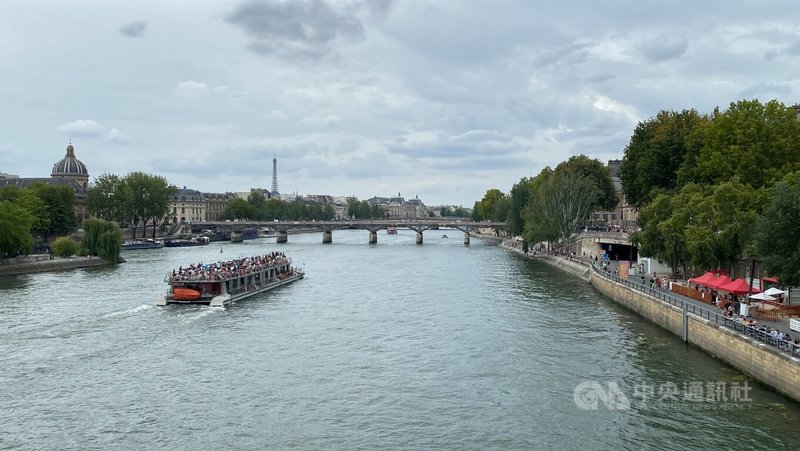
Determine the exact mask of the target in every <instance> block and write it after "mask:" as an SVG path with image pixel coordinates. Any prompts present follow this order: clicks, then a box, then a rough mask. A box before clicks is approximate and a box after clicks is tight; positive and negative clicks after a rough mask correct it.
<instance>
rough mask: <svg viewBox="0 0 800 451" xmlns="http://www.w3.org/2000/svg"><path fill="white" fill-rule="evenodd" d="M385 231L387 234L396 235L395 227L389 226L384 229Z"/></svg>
mask: <svg viewBox="0 0 800 451" xmlns="http://www.w3.org/2000/svg"><path fill="white" fill-rule="evenodd" d="M386 233H387V234H389V235H397V228H395V227H389V228H387V229H386Z"/></svg>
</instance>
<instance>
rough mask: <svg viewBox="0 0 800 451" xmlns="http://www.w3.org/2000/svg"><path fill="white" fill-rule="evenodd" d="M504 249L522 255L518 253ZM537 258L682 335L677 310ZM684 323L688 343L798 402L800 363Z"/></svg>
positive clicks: (571, 266) (706, 324) (710, 325)
mask: <svg viewBox="0 0 800 451" xmlns="http://www.w3.org/2000/svg"><path fill="white" fill-rule="evenodd" d="M504 247H505V248H507V249H509V250H512V251H514V252H517V253H519V254H521V255H524V254H523V253H522V252H521V251H520V250H518V249H513V248H509V247H508V246H505V245H504ZM536 257H537V259H539V260H541V261H545V262H547V263H549V264H551V265H553V266H556V267H558V268H560V269H562V270H564V271H566V272H569V273H571V274H575V275H577V276H579V277H580V278H581V279H583V280H586V281H588V282H589V283H591V284H592V286H594V287H595V288H596V289H597V290H599V291H600V292H601V293H603V294H604V295H606V296H607V297H609V298H610V299H612V300H613V301H614V302H616V303H618V304H620V305H622V306H624V307H626V308H628V309H630V310H632V311H634V312H636V313H638V314H639V315H641V316H643V317H645V318H646V319H648V320H650V321H652V322H653V323H655V324H656V325H658V326H661V327H663V328H664V329H666V330H668V331H670V332H672V333H674V334H675V335H677V336H679V337H680V336H682V335H683V321H684V313H683V311H681V309H679V308H678V307H675V306H673V305H670V304H668V303H666V302H663V301H661V300H659V299H657V298H654V297H652V296H649V295H647V294H645V293H642V292H640V291H637V290H634V289H632V288H629V287H626V286H624V285H621V284H618V283H615V282H614V281H612V280H609V279H606V278H605V277H602V276H600V275H597V274H595V273H594V271H592V270H591V268H589V267H588V266H586V265H584V264H582V263H578V262H575V261H569V260H566V259H565V258H564V257H555V256H544V255H542V256H536ZM579 267H583V271H581V269H580V268H579ZM686 321H687V340H688V342H689V343H691V344H693V345H695V346H697V347H699V348H700V349H703V350H704V351H706V352H708V353H709V354H711V355H713V356H715V357H717V358H719V359H720V360H723V361H725V362H727V363H729V364H730V365H732V366H733V367H735V368H736V369H738V370H739V371H741V372H743V373H745V374H747V375H749V376H751V377H753V378H754V379H756V380H759V381H761V382H763V383H764V384H766V385H769V386H770V387H772V388H774V389H775V390H777V391H778V392H780V393H783V394H784V395H786V396H788V397H790V398H792V399H794V400H795V401H798V402H800V359H798V358H797V357H792V356H790V355H788V354H786V353H784V352H781V351H779V350H777V349H775V348H774V347H772V346H768V345H766V344H764V343H761V342H759V341H757V340H754V339H753V338H750V337H747V336H744V335H742V334H740V333H738V332H736V331H733V330H731V329H728V328H727V327H724V326H721V325H718V324H716V323H714V322H713V321H709V320H706V319H704V318H701V317H700V316H697V315H694V314H692V313H688V314H687V316H686Z"/></svg>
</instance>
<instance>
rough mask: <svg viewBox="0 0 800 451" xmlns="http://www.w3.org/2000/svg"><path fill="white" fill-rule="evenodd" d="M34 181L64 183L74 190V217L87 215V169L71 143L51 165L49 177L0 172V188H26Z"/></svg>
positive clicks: (49, 183) (85, 216)
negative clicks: (65, 152)
mask: <svg viewBox="0 0 800 451" xmlns="http://www.w3.org/2000/svg"><path fill="white" fill-rule="evenodd" d="M35 183H44V184H47V185H64V186H68V187H70V188H72V189H73V191H75V218H76V219H77V220H78V223H81V222H83V220H84V219H87V218H88V217H89V213H88V212H87V211H86V189H87V188H88V187H89V171H88V170H87V169H86V165H85V164H83V163H82V162H81V160H79V159H78V158H77V157H76V156H75V148H74V147H72V143H69V145H68V146H67V154H66V155H65V156H64V158H62V159H61V160H58V161H57V162H56V164H54V165H53V171H52V172H51V173H50V177H49V178H46V177H18V176H14V175H10V174H5V173H2V172H0V189H2V188H3V187H5V186H11V185H13V186H18V187H20V188H27V187H28V186H30V185H33V184H35Z"/></svg>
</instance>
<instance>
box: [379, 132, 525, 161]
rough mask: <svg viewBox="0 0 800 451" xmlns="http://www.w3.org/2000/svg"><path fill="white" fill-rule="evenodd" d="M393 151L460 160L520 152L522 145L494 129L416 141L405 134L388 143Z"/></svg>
mask: <svg viewBox="0 0 800 451" xmlns="http://www.w3.org/2000/svg"><path fill="white" fill-rule="evenodd" d="M387 148H388V150H389V152H390V153H392V154H394V155H402V156H405V157H409V158H427V159H446V160H454V161H455V160H460V159H464V158H469V157H471V156H475V157H478V156H481V155H484V156H485V155H493V156H503V155H507V154H513V153H519V152H521V151H522V148H521V145H520V144H519V143H517V142H514V140H513V139H512V138H511V137H510V136H508V135H504V134H503V133H500V132H496V131H491V130H470V131H467V132H466V133H463V134H461V135H454V136H449V137H446V138H441V137H438V138H437V139H432V140H427V141H424V142H415V141H414V140H407V139H406V138H405V137H401V138H398V139H396V140H395V141H394V142H393V143H391V144H389V145H388V146H387Z"/></svg>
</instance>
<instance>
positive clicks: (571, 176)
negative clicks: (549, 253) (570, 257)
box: [525, 171, 599, 242]
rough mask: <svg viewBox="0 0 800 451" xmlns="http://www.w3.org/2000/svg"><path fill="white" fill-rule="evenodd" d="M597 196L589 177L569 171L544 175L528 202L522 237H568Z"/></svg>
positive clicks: (547, 239)
mask: <svg viewBox="0 0 800 451" xmlns="http://www.w3.org/2000/svg"><path fill="white" fill-rule="evenodd" d="M598 197H599V190H598V188H597V186H596V185H595V184H594V181H593V180H591V179H590V178H587V177H582V176H580V175H578V174H576V173H574V172H569V171H563V172H560V173H558V172H556V173H554V174H553V175H551V176H548V177H546V179H545V180H544V181H543V182H542V184H541V185H540V186H538V188H537V189H536V192H535V194H534V196H533V197H532V199H531V202H530V204H529V211H528V215H527V219H528V220H529V221H530V222H529V223H526V227H525V228H526V232H527V236H526V238H530V239H531V242H536V241H543V240H544V241H556V240H561V241H563V240H566V239H568V238H569V237H570V236H571V235H572V233H573V231H574V230H575V226H576V225H577V224H578V223H580V222H583V221H585V220H586V218H587V217H588V216H589V213H590V212H591V211H592V208H593V206H594V205H596V202H597V199H598Z"/></svg>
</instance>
